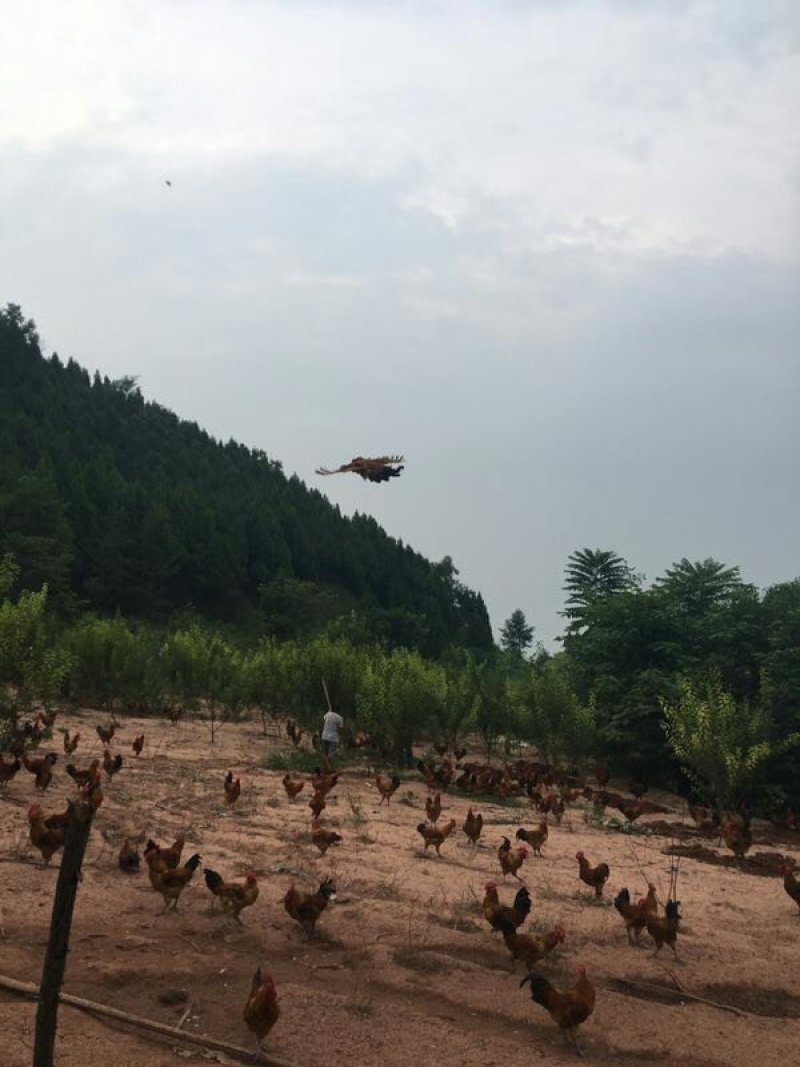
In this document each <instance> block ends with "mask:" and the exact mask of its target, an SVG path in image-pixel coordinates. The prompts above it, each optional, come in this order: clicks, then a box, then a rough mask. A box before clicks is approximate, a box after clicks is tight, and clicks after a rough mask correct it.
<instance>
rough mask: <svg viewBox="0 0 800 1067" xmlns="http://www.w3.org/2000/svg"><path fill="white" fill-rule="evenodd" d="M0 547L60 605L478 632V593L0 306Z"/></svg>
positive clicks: (402, 634)
mask: <svg viewBox="0 0 800 1067" xmlns="http://www.w3.org/2000/svg"><path fill="white" fill-rule="evenodd" d="M0 519H1V521H0V554H4V553H13V554H14V557H15V560H16V562H17V565H18V567H19V568H20V584H21V586H22V587H24V588H28V589H36V588H39V587H40V586H41V585H42V584H43V583H44V582H47V583H48V584H49V588H50V596H51V598H52V600H53V602H54V603H55V604H56V605H57V606H58V607H59V608H60V609H61V610H62V611H64V612H65V613H69V612H73V613H74V612H80V611H83V610H87V609H90V610H94V611H97V612H100V613H106V614H111V613H114V612H117V611H118V612H121V613H123V614H124V615H126V616H129V617H131V618H134V619H137V620H151V621H159V622H164V621H166V620H167V619H169V618H170V617H171V616H174V615H175V613H176V612H181V611H187V610H190V611H193V612H195V613H197V614H198V615H199V616H201V617H202V618H204V619H208V620H215V621H217V622H228V623H234V624H235V625H236V626H237V627H239V628H240V629H249V630H250V631H251V632H259V633H267V634H270V635H273V636H275V637H279V638H290V637H301V636H303V637H307V636H310V635H312V634H314V633H319V632H322V631H331V630H335V631H336V632H338V633H340V634H341V635H342V636H346V637H348V638H349V639H351V640H353V641H355V642H358V641H360V640H369V641H373V640H379V641H381V642H383V643H385V644H387V645H388V646H389V647H394V646H404V647H409V648H414V649H417V650H419V651H420V652H422V653H423V654H425V655H427V656H438V655H440V654H441V653H442V652H443V651H444V650H445V649H446V648H448V647H450V646H455V647H469V648H475V649H484V650H486V649H489V648H491V647H492V634H491V627H490V624H489V617H488V613H487V611H486V607H485V604H484V602H483V600H482V598H481V597H480V595H479V594H477V593H474V592H472V591H471V590H470V589H467V588H466V587H465V586H464V585H463V584H462V583H461V582H459V581H458V577H457V574H458V572H457V571H456V570H455V568H454V567H453V565H452V562H451V561H450V559H449V558H445V559H444V560H442V561H441V562H440V563H431V562H430V561H428V560H426V559H424V558H423V557H422V556H421V555H419V553H417V552H415V551H414V550H413V549H411V548H409V547H408V546H407V545H404V544H403V543H402V542H400V541H398V540H396V539H394V538H392V537H389V536H388V535H387V534H386V533H385V532H384V531H383V529H381V527H380V526H379V525H378V524H377V523H376V522H375V521H374V520H373V519H371V518H369V517H367V516H364V515H358V514H357V515H355V516H354V517H353V518H348V517H346V516H344V515H342V514H341V512H340V511H339V509H338V508H337V507H334V506H332V505H331V504H330V503H329V502H328V501H327V500H326V498H325V497H324V496H322V494H320V493H319V492H316V491H314V490H310V489H308V488H307V487H306V486H305V485H304V484H303V483H302V482H301V481H300V480H299V479H298V478H297V477H294V476H293V477H291V478H287V477H286V476H285V475H284V473H283V471H282V469H281V465H280V463H279V462H278V461H276V460H273V459H270V458H269V457H268V456H266V455H265V454H264V453H263V452H260V451H258V450H255V449H250V448H246V447H245V446H244V445H241V444H237V443H236V442H234V441H229V442H227V443H226V444H222V443H220V442H218V441H215V440H214V439H213V438H212V437H210V436H209V435H208V434H207V433H205V432H204V431H203V430H202V429H200V427H198V426H197V425H195V424H194V423H189V422H185V421H183V420H181V419H179V418H178V417H177V416H175V415H174V414H173V413H172V412H170V411H167V410H166V409H164V408H163V407H160V406H159V405H158V404H155V403H151V402H146V401H145V400H144V399H143V397H142V395H141V393H140V391H139V389H138V388H137V386H136V383H135V380H134V379H130V378H124V379H121V380H119V381H109V380H108V379H107V378H101V377H100V376H99V375H98V374H95V375H94V377H90V375H89V374H88V372H87V371H86V370H84V369H83V368H82V367H80V366H79V365H78V364H77V363H75V362H74V361H73V360H69V361H68V362H67V363H66V364H64V363H62V362H61V360H60V359H59V357H58V355H55V354H54V355H53V356H52V357H51V358H50V359H45V358H43V356H42V354H41V351H40V348H39V341H38V337H37V334H36V328H35V324H34V323H33V322H32V321H28V320H25V319H24V318H23V316H22V314H21V311H20V309H19V308H18V307H17V306H15V305H8V306H7V307H6V309H5V310H4V311H0Z"/></svg>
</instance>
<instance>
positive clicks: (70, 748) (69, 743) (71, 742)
mask: <svg viewBox="0 0 800 1067" xmlns="http://www.w3.org/2000/svg"><path fill="white" fill-rule="evenodd" d="M61 733H62V734H63V735H64V755H65V756H71V755H72V753H73V752H74V751H75V749H76V748H77V747H78V742H79V741H80V739H81V735H80V734H79V733H78V731H77V730H76V731H75V733H74V735H73V736H72V737H70V736H69V730H66V729H65V728H64V727H63V726H62V727H61Z"/></svg>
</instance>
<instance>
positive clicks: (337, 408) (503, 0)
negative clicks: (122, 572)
mask: <svg viewBox="0 0 800 1067" xmlns="http://www.w3.org/2000/svg"><path fill="white" fill-rule="evenodd" d="M3 8H4V10H3V17H2V26H3V37H4V44H3V49H2V52H3V56H2V62H1V63H0V303H5V302H6V301H13V302H15V303H19V304H21V305H22V307H23V310H24V312H25V313H26V315H29V316H32V317H33V318H34V319H35V320H36V321H37V324H38V326H39V330H40V333H41V335H42V338H43V341H44V343H45V346H46V349H47V351H52V350H53V349H55V350H57V351H58V352H59V354H60V355H61V356H63V357H65V358H66V357H68V356H72V357H74V358H75V359H77V360H78V361H79V362H80V363H82V364H84V365H86V366H88V367H89V368H90V369H92V370H94V369H95V368H99V369H100V370H101V372H102V373H104V374H108V375H109V376H111V377H116V376H119V375H122V374H135V375H138V376H139V379H140V384H141V387H142V390H143V392H144V394H145V396H147V397H148V398H151V399H155V400H158V401H159V402H160V403H161V404H163V405H165V406H167V407H169V408H172V409H173V410H175V411H176V412H177V413H178V414H180V415H182V416H184V417H186V418H189V419H192V420H195V421H197V422H198V423H200V424H201V425H202V426H204V427H205V428H206V429H208V430H209V431H210V432H211V433H213V434H214V435H216V436H218V437H221V438H223V439H227V438H228V437H234V438H236V439H237V440H240V441H243V442H244V443H246V444H248V445H250V446H253V447H257V448H262V449H264V450H265V451H266V452H267V453H269V455H270V456H272V457H273V458H276V459H279V460H281V461H282V462H283V464H284V468H285V470H286V471H287V473H291V472H295V471H296V472H297V473H298V474H299V475H300V476H301V477H302V478H303V479H305V480H306V481H307V482H308V483H309V484H310V485H314V486H316V487H318V488H320V489H322V490H323V491H324V492H325V493H327V494H328V495H329V496H330V499H331V500H332V501H334V502H336V503H338V504H339V505H340V506H341V507H342V508H343V509H344V510H345V511H348V512H350V511H353V510H360V511H364V512H369V513H371V514H373V515H374V516H375V517H376V518H377V519H378V521H379V522H381V523H382V525H383V526H384V527H385V528H386V530H387V531H388V532H389V533H391V534H393V535H394V536H396V537H399V538H402V539H403V540H404V541H406V542H408V543H410V544H411V545H413V546H414V547H415V548H416V549H418V550H419V551H420V552H422V553H423V554H425V555H426V556H428V557H429V558H431V559H434V560H436V559H440V558H441V557H442V556H444V555H445V554H448V555H451V556H452V557H453V559H454V562H455V564H456V566H457V567H458V568H459V569H460V571H461V577H462V580H464V581H465V582H466V583H467V584H468V585H469V586H471V587H472V588H475V589H478V590H480V591H481V592H482V593H483V595H484V597H485V599H486V602H487V605H488V607H489V611H490V613H491V617H492V622H493V624H494V625H495V627H499V626H500V625H501V624H502V622H503V620H504V619H505V618H507V616H508V615H509V614H510V613H511V611H512V610H513V609H515V608H517V607H520V608H522V609H523V611H524V612H525V613H526V615H527V617H528V620H529V622H531V623H532V624H534V625H535V626H536V636H537V638H539V639H541V640H543V641H545V643H547V644H550V643H551V642H552V640H553V638H554V636H555V635H556V634H558V633H559V632H560V631H561V628H562V626H561V621H562V620H561V619H560V618H559V616H558V612H559V610H560V609H561V607H562V604H563V593H562V591H561V586H562V581H563V578H562V575H563V568H564V563H565V561H566V558H567V556H568V555H569V553H570V552H571V551H573V550H574V549H575V548H579V547H582V546H589V547H601V548H612V549H614V550H616V551H617V552H619V553H620V554H621V555H623V556H625V557H626V558H627V559H628V560H629V562H630V563H631V564H632V565H633V566H634V567H635V568H636V569H637V570H639V571H641V572H644V573H645V574H646V575H647V577H648V578H649V579H652V578H655V577H656V576H657V575H658V574H660V573H662V572H663V570H664V569H665V568H666V567H668V566H669V565H670V564H671V563H672V562H673V561H675V560H677V559H679V558H681V557H682V556H688V557H689V558H690V559H699V558H705V557H706V556H709V555H713V556H715V557H717V558H719V559H721V560H723V561H724V562H725V563H728V564H739V565H740V566H741V568H742V573H743V576H744V577H745V578H746V579H748V580H750V581H753V582H755V583H756V584H758V585H759V586H766V585H769V584H771V583H774V582H776V581H782V580H788V579H791V578H794V577H796V576H797V575H798V574H800V491H799V490H798V486H799V485H800V477H799V476H798V470H800V430H799V429H798V427H799V426H800V418H798V415H800V299H799V298H798V294H800V270H798V260H799V259H800V255H799V254H798V249H799V248H800V241H799V240H798V238H800V210H799V208H800V180H799V179H800V109H798V107H797V104H798V100H800V5H798V4H797V3H796V2H795V0H758V2H757V3H756V2H754V0H717V2H713V0H708V2H699V0H698V2H692V0H653V2H648V0H617V2H614V0H607V2H604V0H585V2H580V0H539V2H534V0H531V2H526V0H495V2H491V0H484V2H480V3H478V2H470V0H440V2H436V0H428V2H423V0H419V2H401V0H396V2H391V3H390V2H388V0H387V2H385V3H380V2H371V0H352V2H346V0H328V2H325V0H319V2H317V3H306V2H303V0H285V2H283V3H270V2H267V0H208V2H202V0H191V2H189V0H185V2H181V0H170V2H166V0H165V2H161V3H155V2H152V0H142V2H127V3H124V2H119V0H98V2H72V0H55V2H45V0H32V2H31V3H30V4H27V5H23V4H13V3H10V2H9V3H8V4H5V5H3ZM167 179H168V180H170V181H171V182H172V186H171V187H169V186H167V185H166V184H165V182H166V180H167ZM395 451H396V452H403V453H405V455H406V457H407V467H406V470H405V473H404V474H403V477H402V478H400V479H399V480H397V481H395V482H392V483H391V484H388V485H380V486H374V485H368V484H364V483H362V482H361V481H360V480H359V479H356V478H353V477H345V476H341V477H339V478H331V479H327V480H321V479H319V478H317V477H316V476H315V475H314V473H313V471H314V468H315V467H316V466H317V465H319V464H320V463H322V464H325V465H329V466H332V465H338V464H339V463H341V462H344V461H346V460H349V459H350V457H351V456H352V455H356V454H381V453H384V452H395Z"/></svg>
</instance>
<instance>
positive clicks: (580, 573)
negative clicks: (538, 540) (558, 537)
mask: <svg viewBox="0 0 800 1067" xmlns="http://www.w3.org/2000/svg"><path fill="white" fill-rule="evenodd" d="M565 579H566V580H565V582H564V592H566V593H568V594H569V595H568V597H567V604H566V607H565V609H564V611H563V612H562V614H563V615H565V616H566V617H567V618H568V619H569V620H570V624H569V629H570V630H573V631H574V630H579V629H581V627H582V626H583V625H584V620H585V615H586V611H587V609H588V608H589V607H590V606H591V605H592V604H594V603H596V602H597V601H598V600H600V599H602V598H603V597H608V596H613V595H614V594H616V593H623V592H625V591H626V590H630V589H632V588H635V586H636V584H637V582H636V579H635V577H634V575H633V572H632V571H631V568H630V567H629V566H628V564H627V563H626V562H625V560H624V559H623V558H622V556H618V555H617V553H616V552H612V551H610V550H609V549H602V548H578V549H576V550H575V551H574V552H573V553H572V554H571V555H570V556H569V558H568V559H567V566H566V571H565Z"/></svg>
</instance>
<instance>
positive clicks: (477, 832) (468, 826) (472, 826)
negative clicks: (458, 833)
mask: <svg viewBox="0 0 800 1067" xmlns="http://www.w3.org/2000/svg"><path fill="white" fill-rule="evenodd" d="M461 829H462V830H463V831H464V833H465V834H466V835H467V837H468V838H469V839H470V841H471V842H472V844H473V845H474V847H475V848H477V847H478V838H479V837H480V836H481V833H482V832H483V816H482V815H481V813H480V812H478V814H477V815H473V813H472V808H470V809H469V811H468V812H467V817H466V819H464V825H463V826H462V828H461Z"/></svg>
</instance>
